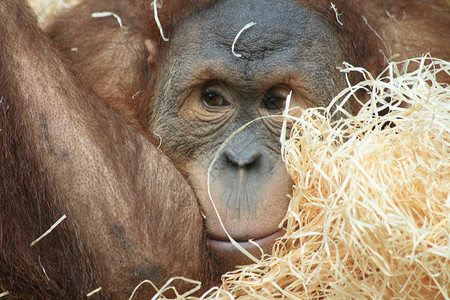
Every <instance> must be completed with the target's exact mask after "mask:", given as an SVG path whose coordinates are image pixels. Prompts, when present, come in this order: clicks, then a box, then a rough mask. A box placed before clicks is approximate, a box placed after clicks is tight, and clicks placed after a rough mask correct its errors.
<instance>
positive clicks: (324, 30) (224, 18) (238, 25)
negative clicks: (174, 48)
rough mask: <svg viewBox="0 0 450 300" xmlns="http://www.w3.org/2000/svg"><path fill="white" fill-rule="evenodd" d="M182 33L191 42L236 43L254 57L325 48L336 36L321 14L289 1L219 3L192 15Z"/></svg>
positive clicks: (237, 46)
mask: <svg viewBox="0 0 450 300" xmlns="http://www.w3.org/2000/svg"><path fill="white" fill-rule="evenodd" d="M251 23H254V25H253V26H251V27H249V26H248V25H249V24H251ZM246 25H247V26H246ZM245 28H246V29H245ZM243 29H244V30H243ZM179 32H182V33H183V40H185V41H190V42H191V43H192V42H193V43H199V44H203V45H205V44H209V43H211V42H212V41H216V42H218V43H221V44H222V45H223V46H225V47H231V46H232V45H233V43H234V44H235V46H236V48H237V49H239V48H241V50H243V51H247V52H248V53H252V54H253V55H255V54H257V53H264V52H267V51H277V50H279V49H284V48H293V47H296V46H297V47H298V45H301V46H302V48H303V49H305V48H308V47H309V46H311V45H317V44H322V45H323V46H326V45H327V44H328V43H329V42H330V39H333V37H334V35H335V34H334V32H333V30H332V29H331V27H329V26H328V25H327V24H326V23H325V22H324V21H323V20H322V19H321V18H320V17H319V16H318V15H316V14H315V13H312V11H311V10H310V9H308V8H306V7H303V6H302V5H300V4H299V3H297V2H296V1H290V0H283V1H280V0H245V1H238V0H224V1H220V2H218V3H216V4H215V5H213V6H211V7H209V8H207V9H205V10H203V11H200V12H197V13H196V14H194V15H193V16H191V17H190V18H189V19H188V20H186V22H185V23H184V25H183V26H182V27H180V30H179ZM239 33H240V34H239Z"/></svg>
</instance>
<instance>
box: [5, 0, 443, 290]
mask: <svg viewBox="0 0 450 300" xmlns="http://www.w3.org/2000/svg"><path fill="white" fill-rule="evenodd" d="M356 2H360V1H356ZM333 3H334V4H335V5H336V7H337V8H338V9H339V10H340V11H343V12H345V13H344V14H342V15H340V19H341V20H342V21H343V22H344V24H351V26H341V25H340V24H339V23H338V22H337V20H336V14H335V12H334V11H333V10H330V3H329V1H325V0H320V1H319V0H317V1H309V0H302V1H298V2H296V1H293V0H292V1H291V0H248V1H237V0H223V1H209V0H196V1H194V0H177V1H175V0H173V1H171V0H165V1H164V3H163V5H162V7H161V8H160V9H159V10H158V14H159V18H160V20H161V24H162V28H163V30H164V31H165V34H166V35H167V36H169V38H170V41H169V42H167V43H166V42H163V41H162V39H161V36H160V32H159V29H158V28H157V26H156V23H155V21H154V19H153V18H152V16H153V9H152V8H151V6H150V5H149V1H146V0H128V1H112V0H86V1H84V2H83V3H82V4H80V5H79V6H77V7H74V8H73V9H71V10H69V11H68V12H66V13H65V14H63V15H62V16H60V17H58V18H57V19H56V20H55V21H54V22H53V23H52V24H51V25H50V26H49V27H48V28H47V29H46V30H47V32H46V33H44V32H43V31H42V30H41V29H40V28H39V27H38V26H37V24H36V19H35V16H34V15H33V14H32V12H31V10H30V9H29V8H27V6H26V3H25V1H24V0H3V1H0V15H1V16H2V17H1V18H0V93H1V94H0V139H1V144H2V147H3V148H2V150H1V151H0V174H1V175H0V178H1V185H0V225H1V227H0V248H1V249H2V251H0V293H1V292H2V291H8V292H9V294H10V296H11V297H17V298H26V299H33V298H37V299H78V298H84V297H85V295H86V294H87V293H88V292H90V291H92V290H94V289H97V288H98V287H101V288H102V290H101V291H100V292H99V293H97V294H96V295H95V296H94V297H96V298H114V299H116V298H117V299H123V298H127V297H129V296H130V295H131V293H132V291H133V289H134V287H135V286H136V285H137V284H139V283H140V282H141V281H142V280H151V281H152V282H154V283H155V284H156V285H157V286H161V285H162V284H164V283H165V282H166V281H167V280H168V279H169V278H171V277H172V276H185V277H188V278H193V279H197V280H200V281H202V282H203V290H204V289H207V288H209V287H210V286H211V285H213V284H218V283H219V281H220V275H221V274H222V273H223V272H225V271H227V270H230V269H232V268H234V267H235V265H237V264H242V263H248V262H250V260H249V259H248V258H247V257H245V256H244V255H242V254H241V253H240V252H239V251H238V250H236V248H235V247H234V246H232V244H231V243H230V242H229V239H228V237H227V236H226V234H225V232H224V230H223V228H222V226H221V225H220V224H219V219H218V217H217V215H216V212H215V209H214V205H213V204H212V203H214V204H215V207H216V208H217V211H218V214H219V215H220V217H221V220H222V221H223V224H224V227H225V228H226V230H227V231H228V233H229V234H230V236H231V237H232V238H233V239H234V240H236V241H237V242H238V243H239V244H240V245H241V246H242V247H243V248H245V249H246V250H248V251H249V252H251V253H252V254H253V255H255V256H256V257H259V256H260V251H259V249H258V248H257V247H256V246H254V245H253V244H251V243H249V242H248V240H249V239H252V240H253V241H255V242H256V243H258V244H259V245H260V246H261V247H262V249H263V250H264V251H265V252H266V253H269V252H270V251H271V247H272V245H273V242H274V240H275V239H276V238H277V237H279V236H281V235H282V234H283V231H282V230H281V229H280V227H279V223H280V221H281V220H282V219H283V217H284V215H285V213H286V209H287V206H288V197H287V196H286V195H287V194H289V193H290V192H291V185H292V182H291V180H290V178H289V177H288V175H287V172H286V170H285V166H284V165H283V162H282V161H281V158H280V153H279V148H280V144H279V138H280V131H281V130H280V129H281V125H282V117H280V115H281V114H282V111H283V109H284V107H285V98H286V96H287V94H288V93H290V92H291V91H292V103H291V106H297V107H300V108H307V107H311V106H324V105H327V104H328V101H329V100H330V99H331V98H332V97H333V96H334V95H335V94H336V93H337V92H338V91H339V90H340V89H342V88H343V87H344V86H345V84H346V82H345V79H344V76H343V74H341V73H339V71H338V70H337V69H336V68H337V67H338V66H340V65H341V63H342V62H343V61H348V62H350V63H352V64H354V65H358V66H363V67H366V68H367V69H368V70H369V71H371V72H373V73H374V74H376V73H377V72H379V71H380V70H381V69H382V67H383V56H382V54H381V52H380V51H379V50H380V49H381V48H382V47H381V46H380V43H379V41H378V39H377V37H376V36H375V34H374V32H373V30H372V29H371V28H369V27H368V26H367V24H365V22H364V21H363V19H362V18H361V14H362V13H361V12H360V11H359V8H358V5H356V4H355V3H354V2H351V1H343V0H342V1H341V0H336V1H333ZM105 11H111V12H115V13H117V14H118V15H119V16H120V17H121V20H122V22H123V24H124V28H120V26H118V23H117V20H116V19H115V18H114V17H106V18H92V17H91V14H92V13H93V12H105ZM436 19H438V18H436ZM369 21H370V18H369ZM250 22H255V23H256V24H255V25H254V26H252V27H250V28H248V29H246V30H244V31H243V32H242V34H241V35H240V36H239V37H238V38H237V41H236V43H235V44H234V52H235V53H234V54H238V56H239V55H240V56H239V57H238V56H236V55H234V54H233V52H232V48H233V42H234V40H235V38H236V36H237V34H238V32H239V31H240V30H241V29H242V28H243V27H244V26H245V25H246V24H248V23H250ZM408 49H411V48H408ZM408 53H409V52H408ZM350 80H358V78H357V77H352V76H350ZM355 107H356V106H355ZM348 109H354V107H348ZM300 113H301V112H300V109H296V110H293V111H292V112H291V114H300ZM260 117H264V118H263V119H260V120H256V119H258V118H260ZM336 117H337V118H339V117H340V116H339V115H337V116H336ZM254 120H256V121H254ZM251 121H253V123H251V124H250V125H248V126H247V127H245V128H243V126H244V125H246V124H248V122H251ZM240 128H243V129H242V130H241V131H240V132H238V133H236V131H237V130H238V129H240ZM235 133H236V134H235ZM233 134H235V136H234V137H233V138H232V139H230V140H229V142H228V144H226V145H225V146H224V147H223V149H222V151H221V152H220V153H218V150H219V148H220V147H221V145H222V144H223V143H224V142H225V141H226V140H227V138H228V137H229V136H231V135H233ZM216 154H217V160H216V161H215V163H214V165H213V166H212V167H211V172H210V190H211V196H212V197H211V198H210V197H209V195H208V189H207V186H208V184H207V182H208V180H207V179H208V168H209V167H210V165H211V164H212V162H213V160H214V158H215V156H216ZM62 215H66V216H67V218H66V219H65V220H64V221H63V222H62V223H61V224H60V225H58V226H57V227H56V228H55V229H54V230H53V231H52V232H51V234H49V235H48V236H46V237H45V238H43V239H42V240H41V241H40V242H38V243H37V244H36V245H35V246H30V244H31V242H33V241H34V240H35V239H36V238H37V237H39V236H40V235H41V234H42V233H43V232H45V231H46V230H47V229H48V228H50V227H51V226H52V225H53V224H54V223H55V221H56V220H58V219H59V218H60V217H61V216H62ZM175 285H176V286H177V288H178V289H179V290H180V291H184V290H187V289H190V288H191V287H192V286H190V285H189V284H183V283H181V282H180V281H176V282H175ZM154 292H155V291H154V289H153V288H151V287H150V286H149V285H145V286H143V287H141V288H140V289H139V291H138V293H137V294H136V295H135V297H136V298H134V299H139V298H145V297H148V296H150V295H152V294H154Z"/></svg>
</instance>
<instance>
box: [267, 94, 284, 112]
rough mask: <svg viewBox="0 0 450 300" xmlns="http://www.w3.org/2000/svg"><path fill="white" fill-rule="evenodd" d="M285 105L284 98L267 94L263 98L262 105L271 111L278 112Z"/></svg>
mask: <svg viewBox="0 0 450 300" xmlns="http://www.w3.org/2000/svg"><path fill="white" fill-rule="evenodd" d="M285 105H286V98H284V97H276V96H268V97H265V98H264V100H263V107H264V108H265V109H267V110H269V111H271V112H278V111H281V110H283V109H284V107H285Z"/></svg>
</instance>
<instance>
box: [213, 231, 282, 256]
mask: <svg viewBox="0 0 450 300" xmlns="http://www.w3.org/2000/svg"><path fill="white" fill-rule="evenodd" d="M283 235H284V230H278V231H276V232H274V233H272V234H270V235H267V236H265V237H262V238H259V239H254V240H253V242H254V243H257V244H258V245H259V247H261V248H262V249H264V250H265V251H268V249H267V248H271V247H272V245H273V243H274V242H275V240H276V239H277V238H279V237H282V236H283ZM236 242H237V243H238V244H239V246H241V247H242V248H244V249H245V250H247V251H249V252H255V251H257V252H260V250H259V248H258V247H257V246H256V245H255V244H253V243H250V242H248V241H246V242H243V241H236ZM208 246H209V248H210V249H211V250H213V251H214V252H216V253H218V254H224V255H233V254H240V253H241V251H240V250H239V249H237V248H236V246H234V245H233V244H232V243H231V242H230V241H222V240H216V239H213V238H211V237H208Z"/></svg>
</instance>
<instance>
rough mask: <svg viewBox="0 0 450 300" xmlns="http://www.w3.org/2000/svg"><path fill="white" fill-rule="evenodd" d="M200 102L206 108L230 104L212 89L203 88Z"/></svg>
mask: <svg viewBox="0 0 450 300" xmlns="http://www.w3.org/2000/svg"><path fill="white" fill-rule="evenodd" d="M202 102H203V105H205V106H206V107H207V108H216V109H217V108H223V107H227V106H230V103H228V101H227V100H225V98H224V97H223V96H222V95H221V94H220V93H218V92H216V91H214V90H208V89H206V90H204V91H203V93H202Z"/></svg>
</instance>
